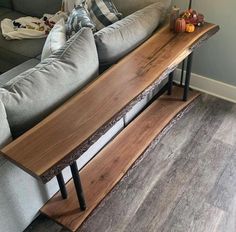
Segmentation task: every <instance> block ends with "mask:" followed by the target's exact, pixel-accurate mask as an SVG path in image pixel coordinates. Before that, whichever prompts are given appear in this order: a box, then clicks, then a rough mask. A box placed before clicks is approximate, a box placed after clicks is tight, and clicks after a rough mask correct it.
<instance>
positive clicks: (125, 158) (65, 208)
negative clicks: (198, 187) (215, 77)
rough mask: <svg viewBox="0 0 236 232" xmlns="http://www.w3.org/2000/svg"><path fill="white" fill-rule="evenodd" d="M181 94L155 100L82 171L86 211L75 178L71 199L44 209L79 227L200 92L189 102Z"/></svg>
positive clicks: (176, 91) (73, 227) (58, 199)
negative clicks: (75, 186)
mask: <svg viewBox="0 0 236 232" xmlns="http://www.w3.org/2000/svg"><path fill="white" fill-rule="evenodd" d="M181 96H182V88H179V87H175V89H174V93H173V95H172V96H162V97H161V98H160V99H159V100H157V101H155V102H154V103H153V104H152V105H151V106H150V107H149V108H147V110H145V111H144V112H143V113H142V114H141V115H140V116H139V117H138V118H137V119H136V120H135V121H134V122H132V123H131V124H130V125H129V126H128V127H127V128H126V129H124V130H123V131H122V132H121V133H120V134H119V135H118V136H117V137H116V138H115V139H114V141H112V142H111V143H110V144H108V145H107V147H105V148H104V150H102V152H101V153H99V154H98V155H97V156H96V157H95V158H94V159H93V160H92V161H91V162H90V163H89V164H88V165H87V166H86V167H85V168H84V169H83V170H82V171H81V179H82V182H83V186H84V191H85V196H86V202H87V206H88V207H87V209H86V211H85V212H80V211H79V209H78V202H77V198H76V194H75V191H74V186H73V182H72V181H71V182H69V184H68V185H67V188H68V192H69V198H68V199H67V200H63V201H62V200H61V197H60V194H59V193H58V194H57V195H56V196H54V197H53V198H52V199H51V200H49V202H48V203H47V204H46V205H45V206H44V207H43V208H42V209H41V212H42V213H44V214H46V215H48V216H49V217H51V218H53V219H54V220H56V221H57V222H58V223H59V224H62V225H64V226H65V227H67V228H69V229H70V230H72V231H75V230H76V229H78V227H79V226H80V225H81V224H82V222H83V221H84V220H85V219H86V218H87V217H88V215H89V214H90V213H91V212H92V210H93V209H94V208H95V207H96V206H97V205H98V203H99V202H100V201H101V200H102V199H103V198H104V197H105V196H106V195H107V194H108V192H110V191H111V189H112V188H113V187H114V185H115V184H116V183H117V182H118V181H119V180H120V179H121V178H122V176H123V175H124V174H125V173H126V172H127V170H128V169H129V168H130V167H131V166H132V164H133V163H134V162H135V161H136V159H137V158H138V157H139V156H140V155H141V154H143V152H144V151H145V150H146V148H147V147H148V146H149V145H150V144H151V142H152V141H153V140H154V139H155V137H156V136H157V135H158V134H159V133H161V131H162V130H163V129H164V128H165V127H166V125H167V124H168V123H169V122H170V121H171V120H172V119H173V118H174V117H175V116H176V115H177V114H178V113H179V112H180V111H181V110H183V109H184V108H185V107H186V106H187V105H188V104H189V103H190V102H192V101H193V100H194V99H195V98H196V97H197V96H199V93H197V92H191V94H190V98H189V101H188V102H183V101H181Z"/></svg>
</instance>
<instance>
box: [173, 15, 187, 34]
mask: <svg viewBox="0 0 236 232" xmlns="http://www.w3.org/2000/svg"><path fill="white" fill-rule="evenodd" d="M185 29H186V22H185V20H184V19H182V18H178V19H176V22H175V32H185Z"/></svg>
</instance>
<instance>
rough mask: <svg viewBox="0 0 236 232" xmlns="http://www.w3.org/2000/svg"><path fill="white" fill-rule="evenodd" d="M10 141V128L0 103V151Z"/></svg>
mask: <svg viewBox="0 0 236 232" xmlns="http://www.w3.org/2000/svg"><path fill="white" fill-rule="evenodd" d="M11 140H12V137H11V131H10V127H9V124H8V121H7V115H6V111H5V107H4V105H3V103H2V102H1V101H0V149H1V148H3V147H4V146H5V145H7V144H8V143H10V142H11Z"/></svg>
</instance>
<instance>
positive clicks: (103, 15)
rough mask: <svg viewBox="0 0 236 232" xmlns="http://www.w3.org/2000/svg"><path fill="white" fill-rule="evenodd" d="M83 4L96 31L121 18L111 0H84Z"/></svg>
mask: <svg viewBox="0 0 236 232" xmlns="http://www.w3.org/2000/svg"><path fill="white" fill-rule="evenodd" d="M85 6H86V8H87V10H88V11H89V13H90V15H91V18H92V20H93V22H94V23H95V24H96V30H98V31H99V30H101V29H102V28H104V27H107V26H109V25H111V24H113V23H115V22H117V21H118V20H120V19H121V18H122V14H121V13H119V12H118V10H117V9H116V7H115V5H114V3H113V2H112V0H86V1H85Z"/></svg>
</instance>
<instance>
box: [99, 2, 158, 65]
mask: <svg viewBox="0 0 236 232" xmlns="http://www.w3.org/2000/svg"><path fill="white" fill-rule="evenodd" d="M160 17H161V8H160V6H159V4H152V5H150V6H147V7H145V8H143V9H141V10H139V11H137V12H135V13H133V14H131V15H129V16H127V17H126V18H124V19H122V20H120V21H118V22H116V23H114V24H112V25H110V26H108V27H106V28H103V29H102V30H100V31H98V32H97V33H95V35H94V36H95V41H96V45H97V50H98V56H99V61H100V64H101V65H110V64H113V63H115V62H117V61H118V60H119V59H120V58H122V57H123V56H124V55H126V54H128V53H129V52H130V51H131V50H133V49H134V48H136V47H137V46H138V45H140V44H141V43H142V42H144V41H145V40H146V39H147V38H149V37H150V36H151V35H152V33H153V32H154V30H155V29H156V28H157V27H158V25H159V22H160Z"/></svg>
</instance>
